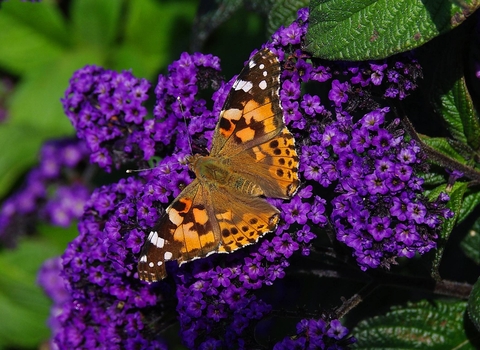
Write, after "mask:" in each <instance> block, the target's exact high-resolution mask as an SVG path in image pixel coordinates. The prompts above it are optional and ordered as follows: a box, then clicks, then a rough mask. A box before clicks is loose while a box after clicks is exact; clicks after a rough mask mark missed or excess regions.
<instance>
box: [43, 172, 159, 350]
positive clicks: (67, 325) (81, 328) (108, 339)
mask: <svg viewBox="0 0 480 350" xmlns="http://www.w3.org/2000/svg"><path fill="white" fill-rule="evenodd" d="M142 188H143V183H142V182H141V181H137V180H134V179H133V178H129V179H128V180H121V181H120V182H119V183H117V184H114V185H110V186H104V187H101V188H99V189H97V190H95V192H94V193H93V195H92V197H91V198H90V200H89V201H88V203H87V205H86V209H85V214H84V215H83V217H82V220H81V221H80V223H79V236H78V237H77V238H76V239H75V240H74V241H73V242H71V243H70V244H69V246H68V248H67V250H66V251H65V253H64V254H63V256H62V263H63V270H62V272H61V276H62V277H63V279H64V283H65V287H66V289H67V291H68V293H69V298H68V299H67V300H64V299H60V298H54V300H55V304H56V305H59V304H61V313H60V314H59V315H58V316H57V322H56V323H53V325H54V326H55V327H56V328H53V334H54V336H55V342H56V344H57V345H58V346H59V348H60V349H78V348H82V349H99V348H102V349H146V348H155V349H163V348H165V345H164V344H163V342H161V341H159V340H151V339H146V338H145V336H144V335H145V334H146V327H147V326H146V324H145V323H144V322H143V320H144V319H143V314H142V312H141V310H142V309H143V308H146V307H152V306H154V305H155V304H156V303H157V302H158V300H159V298H160V297H161V293H159V292H158V291H155V290H153V289H150V288H148V286H147V285H144V284H141V283H138V281H137V279H136V278H135V277H134V276H133V275H134V273H135V267H136V258H135V255H134V252H132V250H131V249H129V248H128V246H129V245H130V244H131V239H132V237H134V236H135V234H134V233H133V232H134V231H135V230H131V232H128V233H125V232H123V231H122V230H121V228H120V226H119V224H118V222H117V220H118V217H120V216H122V215H126V216H129V214H132V215H134V214H135V215H138V214H137V213H129V212H128V210H127V211H125V210H124V209H125V206H122V205H119V203H120V202H122V200H124V199H125V202H128V200H129V199H130V200H134V199H135V198H136V194H137V193H138V192H140V191H141V189H142ZM125 202H124V203H125ZM137 209H138V210H141V208H137ZM136 236H137V240H136V242H135V243H136V244H134V245H136V246H138V245H141V241H142V238H143V235H140V234H137V235H136ZM122 237H125V240H126V241H124V240H123V239H122ZM42 284H43V285H44V286H46V285H47V283H42ZM157 293H158V294H157ZM158 312H159V313H160V312H161V310H160V309H159V311H158ZM142 330H143V331H145V333H144V332H142Z"/></svg>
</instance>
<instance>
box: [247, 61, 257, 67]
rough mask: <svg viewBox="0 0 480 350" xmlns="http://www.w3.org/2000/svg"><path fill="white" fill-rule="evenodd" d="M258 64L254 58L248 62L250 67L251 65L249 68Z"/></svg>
mask: <svg viewBox="0 0 480 350" xmlns="http://www.w3.org/2000/svg"><path fill="white" fill-rule="evenodd" d="M256 65H257V64H256V63H255V61H254V60H250V62H248V67H249V68H253V67H255V66H256Z"/></svg>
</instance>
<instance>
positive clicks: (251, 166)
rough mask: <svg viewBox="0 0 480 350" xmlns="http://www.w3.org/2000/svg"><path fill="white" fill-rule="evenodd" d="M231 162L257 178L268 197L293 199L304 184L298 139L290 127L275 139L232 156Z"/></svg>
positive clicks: (247, 174)
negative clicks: (299, 166) (301, 177)
mask: <svg viewBox="0 0 480 350" xmlns="http://www.w3.org/2000/svg"><path fill="white" fill-rule="evenodd" d="M230 163H231V167H232V168H234V169H238V172H239V173H240V174H242V175H243V176H244V177H245V178H247V179H250V180H251V181H255V183H257V184H258V185H259V186H260V187H261V188H262V190H263V193H264V195H265V196H266V197H273V198H285V199H286V198H290V197H291V196H293V194H294V193H295V191H296V190H297V188H298V186H299V184H300V181H299V179H298V156H297V152H296V150H295V142H294V138H293V136H292V134H291V133H290V131H288V129H287V128H286V127H284V128H283V130H282V131H281V132H280V133H279V134H278V135H277V136H276V137H274V138H273V139H271V140H269V141H267V142H265V143H263V144H260V145H257V146H254V147H252V148H250V149H246V150H245V151H243V152H242V153H240V154H238V155H237V156H236V157H232V158H231V159H230Z"/></svg>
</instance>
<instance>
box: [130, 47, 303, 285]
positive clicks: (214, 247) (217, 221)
mask: <svg viewBox="0 0 480 350" xmlns="http://www.w3.org/2000/svg"><path fill="white" fill-rule="evenodd" d="M280 74H281V69H280V62H279V60H278V58H277V57H276V56H275V55H274V54H273V53H272V52H271V51H270V50H268V49H264V50H261V51H259V52H258V53H257V54H255V55H254V56H253V58H252V59H251V60H250V61H249V62H248V64H247V66H246V67H245V68H244V69H243V70H242V72H241V73H240V75H239V76H238V78H237V80H236V81H235V83H234V84H233V86H232V88H231V90H230V92H229V95H228V97H227V100H226V102H225V105H224V106H223V109H222V112H221V113H220V120H219V122H218V124H217V127H216V129H215V133H214V136H213V141H212V149H211V151H210V155H209V156H200V155H198V154H196V155H194V156H191V157H189V158H188V163H189V167H190V169H191V170H192V171H193V172H195V175H196V179H195V180H193V181H192V183H190V184H189V185H188V186H187V187H185V189H184V190H183V191H182V192H181V193H180V195H179V196H178V197H177V198H176V199H175V200H174V201H173V203H172V204H171V205H170V206H169V207H168V208H167V209H166V211H165V214H164V215H163V216H162V218H161V219H160V220H159V222H158V224H157V225H156V226H155V228H154V230H153V231H152V232H150V235H149V236H148V238H147V241H146V242H145V244H144V246H143V248H142V252H141V254H140V261H139V262H138V274H139V277H140V279H141V280H143V281H147V282H155V281H158V280H161V279H163V278H164V277H165V276H166V275H167V272H166V269H165V262H166V261H169V260H177V261H178V262H179V263H180V264H182V263H184V262H186V261H189V260H193V259H197V258H202V257H206V256H208V255H210V254H212V253H229V252H233V251H234V250H237V249H239V248H242V247H244V246H246V245H249V244H253V243H255V242H257V240H258V239H259V237H261V236H263V235H264V234H265V233H266V232H269V231H272V230H274V229H275V227H276V226H277V223H278V221H279V210H278V209H277V208H275V207H274V206H272V205H271V204H270V203H268V202H267V201H266V200H265V198H264V197H273V198H285V199H287V198H290V197H291V196H292V195H293V194H294V193H295V191H296V190H297V188H298V185H299V180H298V173H297V166H298V157H297V153H296V151H295V146H294V139H293V136H292V134H291V133H290V132H289V131H288V129H287V128H286V126H285V123H284V120H283V110H282V107H281V105H280V100H279V88H280Z"/></svg>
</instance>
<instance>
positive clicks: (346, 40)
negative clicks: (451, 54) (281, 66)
mask: <svg viewBox="0 0 480 350" xmlns="http://www.w3.org/2000/svg"><path fill="white" fill-rule="evenodd" d="M479 6H480V3H478V2H477V1H475V0H467V1H462V2H457V1H449V0H398V1H389V0H350V1H345V0H312V1H311V3H310V26H309V29H308V32H307V36H306V50H307V51H309V52H311V53H313V55H314V56H315V57H321V58H325V59H330V60H367V59H380V58H385V57H387V56H391V55H393V54H396V53H399V52H404V51H408V50H411V49H414V48H416V47H419V46H421V45H423V44H425V43H426V42H428V41H429V40H431V39H432V38H434V37H436V36H438V35H440V34H442V33H445V32H447V31H449V30H451V29H452V28H455V27H456V26H458V25H459V24H460V23H462V22H463V21H464V20H465V19H466V17H468V16H469V15H470V14H472V13H473V12H474V11H475V10H476V9H477V8H478V7H479Z"/></svg>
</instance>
